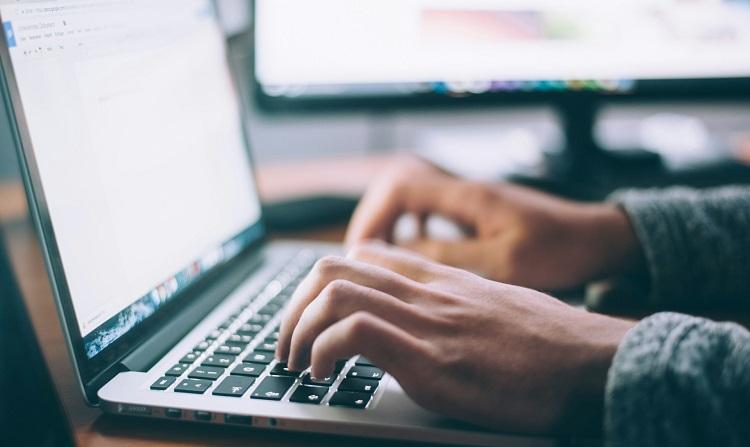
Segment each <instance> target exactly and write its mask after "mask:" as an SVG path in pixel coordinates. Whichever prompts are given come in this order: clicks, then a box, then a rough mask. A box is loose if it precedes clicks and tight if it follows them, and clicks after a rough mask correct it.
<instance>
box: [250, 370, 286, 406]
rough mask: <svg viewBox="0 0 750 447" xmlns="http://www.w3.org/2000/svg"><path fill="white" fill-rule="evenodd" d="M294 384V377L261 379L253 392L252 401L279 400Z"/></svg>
mask: <svg viewBox="0 0 750 447" xmlns="http://www.w3.org/2000/svg"><path fill="white" fill-rule="evenodd" d="M293 384H294V377H273V376H269V377H266V378H265V379H263V381H262V382H261V383H260V385H258V387H257V388H256V389H255V391H253V394H252V396H251V397H252V398H253V399H266V400H281V398H282V397H284V394H286V392H287V390H289V388H291V386H292V385H293Z"/></svg>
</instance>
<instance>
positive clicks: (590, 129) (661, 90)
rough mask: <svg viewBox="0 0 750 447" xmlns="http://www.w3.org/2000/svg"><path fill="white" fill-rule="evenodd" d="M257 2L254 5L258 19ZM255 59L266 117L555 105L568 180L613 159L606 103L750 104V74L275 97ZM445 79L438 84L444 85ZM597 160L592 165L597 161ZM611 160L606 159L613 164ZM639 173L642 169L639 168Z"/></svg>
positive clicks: (257, 91) (256, 86)
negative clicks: (601, 119)
mask: <svg viewBox="0 0 750 447" xmlns="http://www.w3.org/2000/svg"><path fill="white" fill-rule="evenodd" d="M255 7H256V2H255V1H253V17H257V15H256V14H255ZM249 34H250V35H251V38H252V40H253V42H255V39H256V37H257V34H256V27H255V26H254V25H253V27H252V30H251V31H250V33H249ZM251 51H252V55H251V57H250V63H251V66H250V67H249V69H250V72H251V73H252V75H251V78H252V81H251V82H252V85H253V91H254V94H253V97H254V101H255V104H256V105H257V106H258V108H259V110H261V111H262V112H264V113H267V114H286V115H289V114H299V115H307V114H319V113H331V112H339V113H343V112H355V111H358V112H371V113H372V112H374V113H390V112H396V111H420V110H422V111H424V110H434V109H437V108H443V109H445V108H451V109H455V110H458V109H462V108H463V109H465V108H472V109H477V108H508V107H518V106H551V107H552V108H554V110H555V111H556V112H557V115H558V117H559V119H560V124H561V128H562V132H563V134H564V135H565V140H566V143H565V147H564V148H562V149H563V150H562V151H561V153H560V156H559V157H557V159H556V160H555V162H554V165H555V167H554V168H553V169H554V170H557V171H560V170H563V171H565V172H564V173H563V176H565V177H570V176H579V175H588V174H590V173H591V172H592V171H596V170H598V169H599V167H600V166H599V165H600V164H601V162H602V161H603V160H605V159H608V156H607V155H606V154H607V152H606V151H605V150H603V149H602V148H601V147H600V146H599V144H598V143H597V142H596V139H595V137H594V127H595V125H596V121H597V112H598V110H599V108H600V107H601V106H603V105H605V104H612V103H615V104H617V103H644V102H681V101H692V102H695V101H699V102H704V101H712V102H732V103H736V102H749V101H750V74H749V75H748V76H747V77H733V78H686V79H642V80H635V83H634V87H633V88H632V90H629V91H627V92H621V91H594V90H585V89H584V90H565V91H549V90H548V91H503V92H485V93H477V94H474V93H462V94H454V93H437V92H425V93H405V94H390V95H383V96H373V95H342V96H332V95H328V96H312V95H310V96H305V95H301V96H295V97H288V96H272V95H268V94H267V93H266V92H265V91H264V89H263V86H262V85H261V83H260V82H259V81H258V79H257V77H256V76H255V67H256V62H257V61H256V53H255V51H254V44H253V50H251ZM445 81H446V80H436V82H445ZM592 161H593V162H592ZM610 161H611V160H606V161H605V163H609V162H610ZM635 167H636V169H637V168H638V167H637V166H635ZM558 174H559V172H558Z"/></svg>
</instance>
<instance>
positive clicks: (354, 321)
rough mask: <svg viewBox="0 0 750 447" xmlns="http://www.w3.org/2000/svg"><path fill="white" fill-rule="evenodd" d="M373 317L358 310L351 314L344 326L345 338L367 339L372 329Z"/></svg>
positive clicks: (353, 339)
mask: <svg viewBox="0 0 750 447" xmlns="http://www.w3.org/2000/svg"><path fill="white" fill-rule="evenodd" d="M372 320H373V317H372V315H370V314H369V313H367V312H364V311H359V312H355V313H353V314H352V316H351V317H349V320H348V327H347V328H346V329H347V330H346V335H347V338H348V339H350V340H352V341H355V342H357V341H358V340H367V339H368V338H369V334H370V331H371V329H372V324H373V321H372Z"/></svg>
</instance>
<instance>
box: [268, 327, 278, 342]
mask: <svg viewBox="0 0 750 447" xmlns="http://www.w3.org/2000/svg"><path fill="white" fill-rule="evenodd" d="M266 340H268V341H279V331H278V330H276V331H273V332H271V333H270V334H268V337H266Z"/></svg>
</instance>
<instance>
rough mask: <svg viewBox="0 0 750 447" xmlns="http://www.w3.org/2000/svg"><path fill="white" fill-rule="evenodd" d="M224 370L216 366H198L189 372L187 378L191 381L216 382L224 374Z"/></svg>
mask: <svg viewBox="0 0 750 447" xmlns="http://www.w3.org/2000/svg"><path fill="white" fill-rule="evenodd" d="M224 371H225V370H224V368H219V367H216V366H199V367H197V368H195V369H194V370H192V371H190V374H189V375H188V377H190V378H191V379H208V380H216V379H218V378H219V377H221V375H222V374H224Z"/></svg>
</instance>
